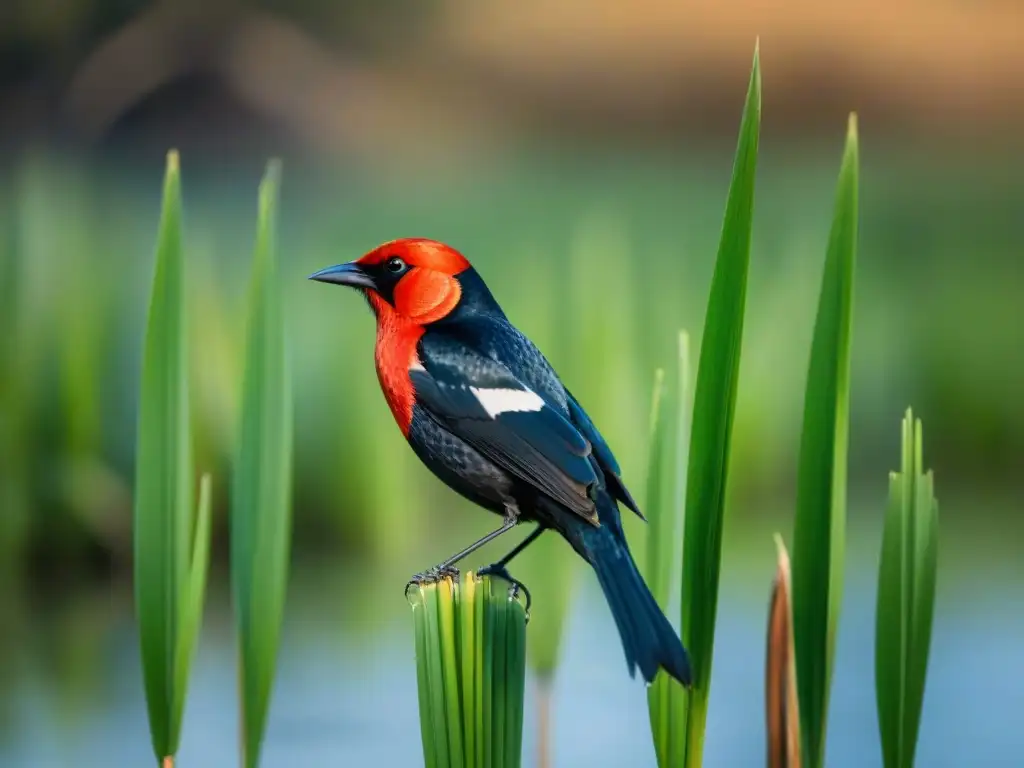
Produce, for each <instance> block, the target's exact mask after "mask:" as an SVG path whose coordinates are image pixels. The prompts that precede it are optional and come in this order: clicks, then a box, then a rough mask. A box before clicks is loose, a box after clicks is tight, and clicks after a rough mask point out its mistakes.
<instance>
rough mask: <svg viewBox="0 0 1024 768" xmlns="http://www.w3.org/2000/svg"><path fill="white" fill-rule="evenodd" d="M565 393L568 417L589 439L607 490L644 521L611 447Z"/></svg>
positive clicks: (579, 407) (573, 399) (569, 394)
mask: <svg viewBox="0 0 1024 768" xmlns="http://www.w3.org/2000/svg"><path fill="white" fill-rule="evenodd" d="M565 393H566V394H567V395H568V396H569V403H568V404H569V417H570V418H571V419H572V421H573V424H575V425H576V427H577V428H578V429H579V431H580V433H581V434H582V435H583V437H585V438H586V439H587V440H588V441H590V444H591V445H592V446H593V449H594V457H595V458H596V459H597V463H598V466H600V467H601V471H602V472H604V477H605V483H606V484H607V486H608V492H609V493H610V494H611V495H612V498H614V499H617V500H618V501H621V502H622V503H623V504H625V505H626V506H627V507H629V508H630V509H631V510H633V512H635V513H636V514H637V516H638V517H639V518H640V519H641V520H643V521H645V522H646V520H647V518H646V517H644V514H643V512H641V511H640V507H639V506H637V503H636V501H634V499H633V496H632V494H631V493H630V492H629V489H628V488H627V487H626V484H625V483H623V482H622V470H621V469H619V462H617V461H616V460H615V456H614V455H612V449H611V448H609V447H608V443H606V442H605V440H604V438H603V437H601V433H600V432H598V431H597V427H595V426H594V422H592V421H591V420H590V417H589V416H588V415H587V412H586V411H584V410H583V407H582V406H581V405H580V404H579V402H577V400H576V398H575V397H573V395H572V393H571V392H569V390H566V391H565Z"/></svg>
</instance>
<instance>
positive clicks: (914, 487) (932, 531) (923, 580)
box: [875, 410, 939, 768]
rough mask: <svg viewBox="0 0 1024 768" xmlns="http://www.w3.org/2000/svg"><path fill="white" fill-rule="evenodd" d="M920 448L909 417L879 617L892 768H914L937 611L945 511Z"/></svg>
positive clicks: (893, 489)
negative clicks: (941, 516)
mask: <svg viewBox="0 0 1024 768" xmlns="http://www.w3.org/2000/svg"><path fill="white" fill-rule="evenodd" d="M921 442H922V438H921V422H920V421H915V420H914V416H913V413H912V412H911V411H910V410H907V415H906V417H904V419H903V441H902V447H903V450H902V456H901V460H900V471H899V472H893V473H892V474H891V475H890V476H889V506H888V508H887V509H886V514H885V530H884V533H883V535H882V557H881V562H880V564H879V572H878V608H877V611H876V614H875V690H876V693H877V696H878V727H879V730H880V731H881V734H882V757H883V759H884V762H885V766H886V768H910V767H911V766H913V764H914V750H915V748H916V746H917V729H918V725H919V724H920V722H921V703H922V700H923V699H924V683H925V676H926V673H927V669H928V648H929V645H930V643H931V633H932V614H933V612H934V609H935V577H936V570H937V567H938V560H937V558H938V548H939V519H938V515H939V509H938V502H937V501H936V500H935V488H934V482H933V479H932V473H931V471H928V472H925V471H924V469H923V467H924V462H923V459H922V447H921Z"/></svg>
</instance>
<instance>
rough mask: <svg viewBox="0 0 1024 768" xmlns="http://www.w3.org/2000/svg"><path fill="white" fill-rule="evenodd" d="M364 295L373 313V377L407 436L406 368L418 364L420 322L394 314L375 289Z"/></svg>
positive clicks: (409, 395)
mask: <svg viewBox="0 0 1024 768" xmlns="http://www.w3.org/2000/svg"><path fill="white" fill-rule="evenodd" d="M367 296H368V297H369V301H370V305H371V306H372V307H373V311H374V313H375V314H376V315H377V344H376V348H375V349H374V359H375V362H376V366H377V379H378V380H379V381H380V388H381V389H382V390H383V392H384V399H385V400H387V403H388V407H389V408H390V409H391V413H392V414H393V415H394V417H395V421H396V422H398V428H399V429H400V430H402V434H403V435H405V436H406V437H408V436H409V428H410V427H411V426H412V407H413V403H414V402H415V399H416V394H415V392H414V390H413V386H412V381H411V380H410V378H409V369H410V368H413V367H414V366H417V365H419V355H418V354H417V352H416V344H417V343H419V340H420V337H421V336H422V335H423V326H421V325H418V324H417V323H414V322H412V321H411V320H409V319H407V318H405V317H403V316H402V315H400V314H398V313H397V312H396V311H395V310H394V309H393V308H392V307H391V305H390V304H388V303H387V302H386V301H384V299H382V298H381V297H380V296H378V295H377V294H376V293H375V292H373V291H368V292H367Z"/></svg>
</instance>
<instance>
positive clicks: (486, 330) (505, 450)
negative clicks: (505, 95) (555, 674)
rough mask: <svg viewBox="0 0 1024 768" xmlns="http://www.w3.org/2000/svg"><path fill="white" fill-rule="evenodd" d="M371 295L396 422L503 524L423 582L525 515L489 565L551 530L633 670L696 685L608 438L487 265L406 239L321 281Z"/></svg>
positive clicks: (427, 458)
mask: <svg viewBox="0 0 1024 768" xmlns="http://www.w3.org/2000/svg"><path fill="white" fill-rule="evenodd" d="M311 279H313V280H319V281H321V282H325V283H337V284H341V285H349V286H352V287H354V288H357V289H359V290H360V291H362V293H363V294H364V295H365V297H366V299H367V301H368V302H369V304H370V306H371V307H372V309H373V311H374V314H375V315H376V318H377V343H376V353H375V358H376V367H377V375H378V378H379V379H380V384H381V388H382V389H383V391H384V397H385V398H386V400H387V402H388V405H389V407H390V408H391V411H392V413H393V414H394V416H395V420H396V421H397V422H398V426H399V428H400V429H401V430H402V433H403V434H404V435H405V437H406V438H407V439H408V441H409V445H410V446H412V449H413V451H415V452H416V455H417V456H419V458H420V459H421V460H422V461H423V463H424V464H426V465H427V467H429V468H430V470H431V471H432V472H433V473H434V474H435V475H437V477H439V478H440V479H441V480H443V481H444V482H445V483H446V484H447V485H448V486H449V487H451V488H452V489H454V490H455V491H457V492H458V493H460V494H462V495H463V496H465V497H466V498H468V499H470V500H471V501H473V502H475V503H477V504H479V505H480V506H481V507H484V508H485V509H489V510H491V511H492V512H495V513H497V514H499V515H501V516H502V519H503V523H502V525H501V527H500V528H498V529H497V530H496V531H494V532H492V533H490V534H488V535H487V536H485V537H484V538H482V539H481V540H480V541H477V542H474V543H473V544H471V545H470V546H469V547H467V548H466V549H464V550H462V551H461V552H459V553H457V554H456V555H453V556H452V557H450V558H448V559H447V560H445V561H444V562H443V563H441V564H440V565H438V566H436V567H434V568H432V569H430V570H429V571H427V572H425V573H423V574H418V576H417V577H416V578H418V579H420V580H427V579H437V578H439V577H440V576H442V575H444V574H445V573H447V572H450V571H453V570H454V568H453V566H454V565H455V563H457V562H458V561H459V560H461V559H462V558H464V557H466V556H467V555H469V554H470V553H471V552H474V551H475V550H476V549H478V548H479V547H481V546H483V545H484V544H486V543H487V542H489V541H492V540H493V539H495V538H497V537H498V536H500V535H501V534H503V533H505V532H506V531H509V530H511V529H512V528H514V527H515V526H516V525H517V524H518V523H520V522H522V521H524V520H527V521H532V522H534V523H536V524H537V528H536V529H535V530H534V531H533V532H531V533H530V535H529V536H527V537H526V538H525V539H524V540H523V541H522V542H521V543H520V544H519V545H518V546H517V547H516V548H515V549H513V550H512V551H511V552H510V553H509V554H508V555H506V556H505V557H503V558H502V559H501V560H500V561H498V562H497V563H495V564H494V565H493V566H489V568H488V569H484V571H490V572H492V573H500V574H502V575H504V576H506V577H508V573H507V571H506V569H505V566H506V565H507V564H508V563H509V562H510V561H511V560H512V558H514V557H515V556H516V555H517V554H519V553H520V552H522V551H523V549H525V548H526V547H527V546H529V545H530V543H531V542H533V541H535V540H536V539H537V537H538V536H540V535H541V534H542V533H543V532H544V531H546V530H548V529H551V530H553V531H557V532H558V533H559V534H561V535H562V536H563V537H564V538H565V540H566V541H568V542H569V544H570V545H572V548H573V549H574V550H576V552H577V553H578V554H579V555H580V557H582V558H583V559H584V560H586V561H587V562H588V563H590V565H591V566H593V568H594V571H595V572H596V573H597V578H598V581H599V582H600V584H601V588H602V589H603V590H604V594H605V597H606V598H607V600H608V605H609V606H610V608H611V611H612V616H613V617H614V619H615V623H616V625H617V626H618V630H619V634H620V636H621V638H622V645H623V649H624V650H625V653H626V662H627V664H628V666H629V670H630V674H631V675H633V674H635V671H636V668H637V667H639V668H640V673H641V674H642V675H643V677H644V679H645V680H646V681H647V682H651V681H652V680H653V679H654V677H655V675H656V674H657V672H658V669H659V668H662V669H664V670H665V671H666V672H667V673H668V674H670V675H671V676H672V677H674V678H675V679H676V680H678V681H680V682H681V683H683V684H685V685H689V683H690V663H689V659H688V658H687V654H686V651H685V649H684V648H683V645H682V643H681V642H680V641H679V638H678V637H677V636H676V633H675V631H674V630H673V629H672V626H671V624H669V622H668V619H666V618H665V615H664V614H663V613H662V612H661V609H660V608H659V607H658V604H657V602H656V601H655V599H654V597H653V596H652V595H651V592H650V590H649V589H648V588H647V585H646V584H645V583H644V580H643V577H642V576H641V575H640V572H639V571H638V570H637V567H636V564H635V563H634V562H633V557H632V555H630V552H629V547H628V546H627V544H626V537H625V534H624V533H623V530H622V521H621V518H620V516H619V508H618V504H619V503H622V504H624V505H625V506H626V507H627V508H629V509H630V510H632V511H633V512H635V513H636V514H637V515H640V516H641V517H643V515H642V514H641V513H640V509H639V508H638V507H637V504H636V502H635V501H634V500H633V497H632V496H631V495H630V493H629V491H628V490H627V489H626V486H625V484H624V483H623V482H622V478H621V477H620V474H621V472H620V469H619V465H618V463H617V462H616V461H615V457H614V456H613V455H612V452H611V450H610V449H609V447H608V445H607V443H605V441H604V439H603V438H602V437H601V434H600V433H599V432H598V431H597V428H596V427H595V426H594V424H593V422H592V421H591V420H590V418H589V417H588V416H587V414H586V412H585V411H584V410H583V408H582V407H581V406H580V404H579V403H578V402H577V401H576V399H575V398H574V397H573V396H572V395H571V394H570V393H569V391H568V390H567V389H566V388H565V387H564V386H563V385H562V382H561V381H560V380H559V378H558V376H557V375H556V374H555V372H554V370H552V368H551V366H550V364H549V363H548V361H547V360H546V359H545V358H544V356H543V355H542V354H541V353H540V352H539V351H538V350H537V348H536V347H535V346H534V345H533V343H532V342H530V340H529V339H527V338H526V336H524V335H523V334H522V333H521V332H520V331H519V330H517V329H516V328H515V327H514V326H513V325H512V324H511V323H510V322H509V321H508V319H507V318H506V317H505V313H504V312H502V310H501V308H500V307H499V306H498V303H497V302H496V301H495V300H494V297H493V296H492V295H491V292H490V291H489V290H488V289H487V286H486V285H484V282H483V280H482V279H481V278H480V276H479V275H478V274H477V272H476V270H475V269H473V267H472V266H471V265H470V263H469V262H468V261H467V260H466V259H465V257H464V256H462V254H460V253H459V252H458V251H456V250H455V249H453V248H450V247H449V246H446V245H444V244H442V243H439V242H436V241H433V240H426V239H420V238H408V239H402V240H395V241H392V242H389V243H385V244H384V245H381V246H379V247H377V248H375V249H374V250H372V251H370V252H369V253H367V254H366V255H365V256H363V257H362V258H360V259H358V260H357V261H352V262H349V263H347V264H340V265H338V266H334V267H328V268H327V269H323V270H321V271H319V272H317V273H316V274H314V275H311Z"/></svg>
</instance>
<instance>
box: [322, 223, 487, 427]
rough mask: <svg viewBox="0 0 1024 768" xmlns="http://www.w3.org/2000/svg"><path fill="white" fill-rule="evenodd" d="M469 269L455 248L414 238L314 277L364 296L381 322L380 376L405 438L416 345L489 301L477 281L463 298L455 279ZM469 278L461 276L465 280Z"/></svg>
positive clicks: (377, 352)
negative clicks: (470, 303) (470, 302)
mask: <svg viewBox="0 0 1024 768" xmlns="http://www.w3.org/2000/svg"><path fill="white" fill-rule="evenodd" d="M470 269H471V268H470V264H469V262H468V261H466V259H465V257H464V256H463V255H462V254H461V253H459V252H458V251H456V250H455V249H454V248H450V247H448V246H447V245H444V244H443V243H439V242H437V241H436V240H427V239H425V238H411V237H410V238H405V239H402V240H392V241H391V242H390V243H384V245H380V246H378V247H376V248H374V249H373V250H372V251H370V252H369V253H368V254H366V255H365V256H363V257H362V258H361V259H356V260H355V261H350V262H348V263H347V264H339V265H337V266H335V267H328V268H327V269H322V270H320V271H319V272H317V273H316V274H314V275H310V279H311V280H319V281H321V282H324V283H337V284H339V285H349V286H352V287H354V288H358V289H360V290H362V291H363V293H364V294H366V298H367V300H368V301H369V302H370V306H371V307H373V311H374V314H375V315H376V316H377V346H376V350H375V357H376V365H377V376H378V377H379V378H380V384H381V388H382V389H383V390H384V397H385V398H386V399H387V401H388V405H389V406H390V408H391V412H392V413H393V414H394V415H395V420H396V421H397V422H398V426H399V427H400V428H401V430H402V432H403V433H404V434H406V435H408V434H409V428H410V425H411V424H412V414H413V403H414V401H415V394H414V392H413V386H412V382H411V381H410V379H409V370H410V369H411V368H414V367H416V366H417V365H419V356H418V354H417V352H416V345H417V343H418V341H419V339H420V337H422V336H423V334H424V332H425V331H426V326H427V325H429V324H430V323H435V322H437V321H438V320H441V319H443V318H445V317H447V316H448V315H450V314H451V313H452V312H453V311H454V310H455V308H456V307H458V306H459V302H460V301H463V300H464V299H465V298H469V299H472V298H473V297H474V296H475V298H476V299H477V300H478V301H479V300H480V298H479V297H480V296H481V295H484V294H486V296H487V297H489V296H490V294H488V293H487V289H486V288H484V287H483V284H482V283H480V282H479V279H476V280H472V279H471V280H470V285H471V288H470V289H469V291H468V293H469V294H471V296H467V297H464V296H463V282H461V281H460V279H458V278H457V276H458V275H463V273H467V272H469V270H470ZM470 274H472V275H475V273H470ZM466 277H467V275H463V280H465V278H466ZM498 311H500V310H498Z"/></svg>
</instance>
